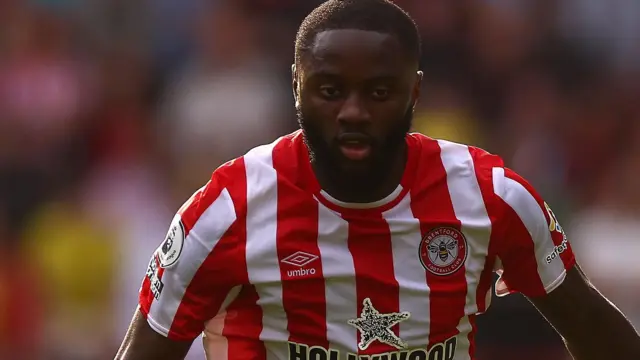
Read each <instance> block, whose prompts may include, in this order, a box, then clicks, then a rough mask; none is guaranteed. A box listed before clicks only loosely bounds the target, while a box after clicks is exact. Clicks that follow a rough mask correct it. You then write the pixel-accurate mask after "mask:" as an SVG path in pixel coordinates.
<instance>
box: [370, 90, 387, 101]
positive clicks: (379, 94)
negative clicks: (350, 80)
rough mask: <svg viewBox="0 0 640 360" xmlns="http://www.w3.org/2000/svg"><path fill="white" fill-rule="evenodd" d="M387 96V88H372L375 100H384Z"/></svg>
mask: <svg viewBox="0 0 640 360" xmlns="http://www.w3.org/2000/svg"><path fill="white" fill-rule="evenodd" d="M387 97H389V89H387V88H377V89H374V90H373V98H374V99H376V100H384V99H386V98H387Z"/></svg>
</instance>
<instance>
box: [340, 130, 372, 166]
mask: <svg viewBox="0 0 640 360" xmlns="http://www.w3.org/2000/svg"><path fill="white" fill-rule="evenodd" d="M338 144H339V146H340V151H341V152H342V155H344V156H345V157H346V158H347V159H349V160H354V161H358V160H363V159H365V158H367V157H368V156H369V154H371V138H370V137H369V136H367V135H364V134H361V133H344V134H342V135H340V136H338Z"/></svg>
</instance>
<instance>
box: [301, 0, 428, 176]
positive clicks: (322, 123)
mask: <svg viewBox="0 0 640 360" xmlns="http://www.w3.org/2000/svg"><path fill="white" fill-rule="evenodd" d="M419 58H420V38H419V35H418V30H417V28H416V25H415V23H414V22H413V20H412V19H411V18H410V17H409V15H407V14H406V13H405V12H404V11H403V10H402V9H400V8H399V7H398V6H396V5H395V4H393V3H392V2H390V1H387V0H329V1H327V2H325V3H323V4H322V5H320V6H319V7H318V8H316V9H315V10H314V11H313V12H311V13H310V14H309V15H308V16H307V17H306V18H305V19H304V21H303V22H302V25H301V26H300V29H299V31H298V35H297V37H296V47H295V64H294V65H293V67H292V69H293V90H294V96H295V100H296V109H297V112H298V120H299V122H300V126H301V127H302V129H303V132H304V135H305V139H306V141H307V145H308V147H309V150H310V153H311V156H312V160H313V161H314V163H315V166H316V167H319V168H320V169H321V170H322V171H325V172H328V173H330V176H332V177H343V178H344V177H347V178H349V179H353V180H356V179H363V178H365V179H367V180H368V181H369V182H371V183H373V182H375V180H376V179H377V178H379V177H380V176H381V175H383V174H384V172H387V171H389V168H390V166H391V162H392V161H393V159H397V154H398V152H399V151H402V150H403V149H404V147H403V146H404V141H405V136H406V133H407V132H408V131H409V129H410V127H411V118H412V115H413V107H414V106H415V103H416V102H417V100H418V96H419V89H420V81H421V77H422V73H421V72H419V71H418V61H419Z"/></svg>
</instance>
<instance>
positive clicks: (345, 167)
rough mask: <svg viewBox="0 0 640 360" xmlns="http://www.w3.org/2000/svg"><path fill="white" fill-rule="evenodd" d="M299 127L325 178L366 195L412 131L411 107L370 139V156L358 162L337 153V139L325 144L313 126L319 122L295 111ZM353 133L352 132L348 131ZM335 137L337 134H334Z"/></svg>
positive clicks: (377, 184) (379, 181) (380, 177)
mask: <svg viewBox="0 0 640 360" xmlns="http://www.w3.org/2000/svg"><path fill="white" fill-rule="evenodd" d="M297 116H298V124H299V125H300V128H301V129H302V133H303V135H304V141H305V144H306V146H307V149H308V151H309V159H310V161H311V163H312V164H313V165H314V168H316V169H317V171H321V172H322V176H323V177H324V178H325V179H329V180H330V181H332V182H334V183H338V184H340V186H341V187H342V188H343V189H345V190H348V191H351V192H354V193H366V192H369V191H371V189H375V188H376V187H377V186H379V185H380V184H381V183H383V182H384V180H385V179H386V178H387V176H389V173H390V169H391V167H392V166H393V161H394V160H396V159H398V152H399V151H402V150H403V149H404V145H405V141H406V140H405V138H406V136H407V133H408V132H409V131H410V129H411V124H412V121H413V108H412V107H411V106H410V107H409V108H408V109H407V110H406V111H405V113H404V114H403V116H402V118H401V121H400V122H398V123H397V124H395V126H393V127H391V128H390V129H389V131H388V132H387V134H386V135H385V136H383V137H381V138H378V139H376V138H373V139H372V142H371V149H372V151H371V154H370V155H369V156H368V158H366V159H364V160H361V161H352V160H349V159H347V158H346V157H345V156H344V155H343V154H342V152H341V151H340V146H339V144H338V141H337V138H333V139H332V140H330V141H327V140H326V139H325V138H324V137H323V135H322V131H321V129H319V128H318V127H317V126H316V124H320V123H321V122H322V120H320V119H316V118H315V117H314V116H313V115H311V114H305V113H304V112H303V111H302V110H301V109H300V108H299V109H297ZM350 130H353V129H350ZM335 135H336V136H337V135H338V134H335Z"/></svg>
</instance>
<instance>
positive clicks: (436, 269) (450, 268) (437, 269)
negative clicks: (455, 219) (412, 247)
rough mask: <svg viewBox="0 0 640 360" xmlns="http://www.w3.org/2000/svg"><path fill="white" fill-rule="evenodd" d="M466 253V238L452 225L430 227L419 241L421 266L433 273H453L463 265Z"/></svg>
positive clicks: (439, 274)
mask: <svg viewBox="0 0 640 360" xmlns="http://www.w3.org/2000/svg"><path fill="white" fill-rule="evenodd" d="M467 255H468V248H467V239H466V238H465V237H464V235H463V234H462V232H460V230H458V229H455V228H452V227H438V228H435V229H432V230H431V231H429V232H428V233H427V234H426V235H425V236H424V237H423V238H422V241H421V242H420V261H421V262H422V266H424V268H425V269H427V270H428V271H429V272H430V273H432V274H434V275H438V276H446V275H451V274H453V273H455V272H456V271H458V270H459V269H460V268H461V267H462V265H464V262H465V260H467Z"/></svg>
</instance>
